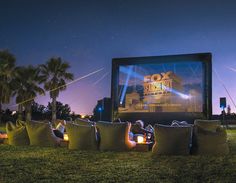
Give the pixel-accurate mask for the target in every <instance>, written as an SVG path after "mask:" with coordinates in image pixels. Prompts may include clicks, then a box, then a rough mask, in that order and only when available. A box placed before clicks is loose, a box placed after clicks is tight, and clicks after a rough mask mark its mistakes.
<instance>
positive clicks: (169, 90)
mask: <svg viewBox="0 0 236 183" xmlns="http://www.w3.org/2000/svg"><path fill="white" fill-rule="evenodd" d="M183 90H184V89H183V81H182V79H181V78H180V77H179V76H177V75H176V74H175V73H174V72H172V71H168V72H165V73H164V72H163V73H157V74H152V75H145V76H144V79H143V92H142V93H141V94H140V92H137V91H136V90H133V91H132V92H131V93H126V96H125V106H120V107H119V111H123V112H189V111H191V112H198V111H200V110H201V105H200V103H201V101H199V100H195V99H196V98H199V95H200V94H199V92H197V91H195V90H194V89H193V90H191V91H190V92H189V94H188V95H186V94H184V91H183Z"/></svg>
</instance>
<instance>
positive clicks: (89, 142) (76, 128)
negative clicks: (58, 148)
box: [66, 122, 98, 150]
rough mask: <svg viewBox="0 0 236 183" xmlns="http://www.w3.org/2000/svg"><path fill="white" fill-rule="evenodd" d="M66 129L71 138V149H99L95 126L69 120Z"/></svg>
mask: <svg viewBox="0 0 236 183" xmlns="http://www.w3.org/2000/svg"><path fill="white" fill-rule="evenodd" d="M66 131H67V134H68V138H69V149H78V150H97V149H98V144H97V138H96V129H95V127H94V126H88V125H78V124H73V123H70V122H68V123H67V124H66Z"/></svg>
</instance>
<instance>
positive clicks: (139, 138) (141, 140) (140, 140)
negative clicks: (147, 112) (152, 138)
mask: <svg viewBox="0 0 236 183" xmlns="http://www.w3.org/2000/svg"><path fill="white" fill-rule="evenodd" d="M137 142H138V143H139V144H142V143H144V137H143V136H137Z"/></svg>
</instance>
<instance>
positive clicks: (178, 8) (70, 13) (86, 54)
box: [0, 0, 236, 114]
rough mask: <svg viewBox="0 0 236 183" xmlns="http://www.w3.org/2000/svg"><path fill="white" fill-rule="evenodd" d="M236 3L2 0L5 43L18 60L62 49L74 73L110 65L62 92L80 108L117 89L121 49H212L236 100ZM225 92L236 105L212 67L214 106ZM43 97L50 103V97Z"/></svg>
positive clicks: (153, 52)
mask: <svg viewBox="0 0 236 183" xmlns="http://www.w3.org/2000/svg"><path fill="white" fill-rule="evenodd" d="M235 10H236V2H234V1H223V0H222V1H215V0H212V1H207V0H198V1H191V0H185V1H183V0H176V1H174V0H161V1H160V0H64V1H62V0H28V1H25V0H15V1H14V0H0V49H9V50H10V52H12V53H13V54H15V56H16V58H17V64H18V65H28V64H33V65H37V64H42V63H45V62H46V61H47V60H48V59H49V58H50V57H53V56H60V57H62V58H63V59H65V60H66V61H68V62H69V63H70V64H71V70H70V71H71V72H73V73H74V75H75V78H78V77H80V76H83V75H85V74H88V73H90V72H93V71H95V70H97V69H100V68H104V69H103V71H102V72H99V73H97V74H95V75H93V76H91V77H89V78H86V79H84V80H81V81H78V82H76V83H74V84H71V85H69V86H68V89H67V90H66V91H64V92H62V93H61V94H60V97H59V98H58V100H59V101H61V102H63V103H67V104H69V105H70V106H71V108H72V111H75V112H76V113H80V114H91V113H92V110H93V107H94V106H95V104H96V102H97V100H98V99H101V98H103V97H110V85H111V84H110V83H111V60H112V58H114V57H138V56H157V55H170V54H185V53H197V52H212V54H213V68H214V69H215V70H216V72H217V73H218V74H219V76H220V79H221V80H222V81H223V83H224V84H225V86H226V87H227V89H228V90H229V92H230V94H231V95H232V98H233V99H234V100H235V102H236V92H235V91H236V79H235V77H236V11H235ZM101 77H102V78H103V79H100V78H101ZM222 96H226V97H227V102H228V104H230V105H231V108H232V110H233V111H236V109H235V108H234V106H233V104H232V103H231V102H230V100H229V97H228V96H227V93H226V92H225V89H224V88H223V87H222V85H221V84H220V83H219V80H218V79H217V77H216V74H215V73H213V112H214V113H219V111H220V108H219V97H222ZM36 101H37V102H39V103H42V104H44V105H46V104H47V102H48V101H49V97H48V96H44V97H38V98H37V100H36ZM12 104H13V103H12ZM12 104H10V105H8V107H11V109H16V107H12Z"/></svg>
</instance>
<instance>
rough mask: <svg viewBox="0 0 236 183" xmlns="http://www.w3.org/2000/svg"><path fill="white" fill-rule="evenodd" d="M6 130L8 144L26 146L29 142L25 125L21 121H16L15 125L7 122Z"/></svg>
mask: <svg viewBox="0 0 236 183" xmlns="http://www.w3.org/2000/svg"><path fill="white" fill-rule="evenodd" d="M6 132H7V137H8V144H9V145H15V146H26V145H29V144H30V141H29V136H28V133H27V130H26V126H25V123H24V122H23V121H17V122H16V126H15V125H14V124H13V123H12V122H7V123H6Z"/></svg>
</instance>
